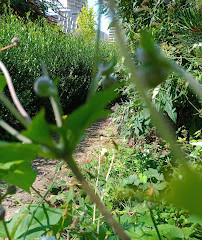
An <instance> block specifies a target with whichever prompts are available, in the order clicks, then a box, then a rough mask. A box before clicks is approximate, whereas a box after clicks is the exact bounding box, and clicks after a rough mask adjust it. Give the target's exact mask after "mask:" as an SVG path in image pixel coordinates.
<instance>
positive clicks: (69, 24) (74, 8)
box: [52, 0, 87, 33]
mask: <svg viewBox="0 0 202 240" xmlns="http://www.w3.org/2000/svg"><path fill="white" fill-rule="evenodd" d="M52 2H53V3H55V4H57V6H58V9H59V13H58V23H59V24H60V25H61V26H63V30H64V32H66V33H67V32H70V31H72V30H74V29H75V28H77V22H76V20H77V17H78V14H79V12H80V11H81V8H82V7H83V5H84V4H85V3H86V2H87V0H67V1H66V2H64V1H62V3H63V4H61V1H59V0H52Z"/></svg>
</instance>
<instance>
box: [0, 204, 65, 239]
mask: <svg viewBox="0 0 202 240" xmlns="http://www.w3.org/2000/svg"><path fill="white" fill-rule="evenodd" d="M36 208H37V205H31V207H30V213H31V214H30V213H29V211H28V210H27V209H22V210H21V211H20V212H19V213H18V214H17V215H16V216H15V217H14V218H13V219H12V220H11V221H10V222H9V223H7V226H8V230H9V232H10V235H11V238H12V239H24V234H25V233H26V239H27V240H29V239H30V240H33V239H38V238H39V237H40V236H41V235H42V234H44V233H46V231H47V230H48V229H50V228H51V227H52V226H53V225H55V224H57V223H58V222H59V220H60V219H61V217H62V211H61V210H59V209H57V208H50V207H49V206H48V205H46V204H43V205H42V206H40V207H39V208H38V209H37V211H36V213H35V215H34V219H33V220H32V222H31V225H30V227H29V230H28V231H27V232H26V230H27V226H28V224H30V220H31V218H32V214H33V212H34V211H35V210H36ZM0 236H1V235H0Z"/></svg>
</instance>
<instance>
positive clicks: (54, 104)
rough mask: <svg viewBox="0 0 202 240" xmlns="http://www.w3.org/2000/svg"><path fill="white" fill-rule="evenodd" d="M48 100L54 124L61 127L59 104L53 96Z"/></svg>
mask: <svg viewBox="0 0 202 240" xmlns="http://www.w3.org/2000/svg"><path fill="white" fill-rule="evenodd" d="M50 101H51V105H52V108H53V112H54V116H55V121H56V124H57V126H58V127H62V118H61V115H62V113H61V110H60V105H59V104H58V102H57V99H56V98H55V97H51V98H50Z"/></svg>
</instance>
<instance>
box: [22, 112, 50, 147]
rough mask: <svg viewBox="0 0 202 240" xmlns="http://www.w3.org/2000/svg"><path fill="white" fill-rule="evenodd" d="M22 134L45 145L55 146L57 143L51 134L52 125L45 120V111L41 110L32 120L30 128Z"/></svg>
mask: <svg viewBox="0 0 202 240" xmlns="http://www.w3.org/2000/svg"><path fill="white" fill-rule="evenodd" d="M22 134H23V135H24V136H26V137H28V138H29V139H31V140H33V141H35V142H38V143H41V144H42V145H43V144H44V145H45V146H49V147H53V146H54V145H55V143H54V141H53V138H52V136H51V131H50V126H49V125H48V123H47V122H46V120H45V112H44V110H41V111H40V112H39V113H38V114H37V115H36V116H35V117H34V118H33V120H32V123H31V124H30V125H29V126H28V129H27V130H25V131H23V132H22Z"/></svg>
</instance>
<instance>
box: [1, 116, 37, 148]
mask: <svg viewBox="0 0 202 240" xmlns="http://www.w3.org/2000/svg"><path fill="white" fill-rule="evenodd" d="M0 126H1V127H2V128H3V129H5V130H6V131H7V132H9V133H10V134H11V135H13V136H14V137H16V138H17V139H18V140H20V141H22V142H23V143H31V142H32V141H31V140H30V139H29V138H26V137H25V136H23V135H21V134H20V133H19V132H18V131H17V130H16V129H15V128H13V127H11V126H10V125H9V124H8V123H6V122H5V121H3V120H0Z"/></svg>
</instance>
